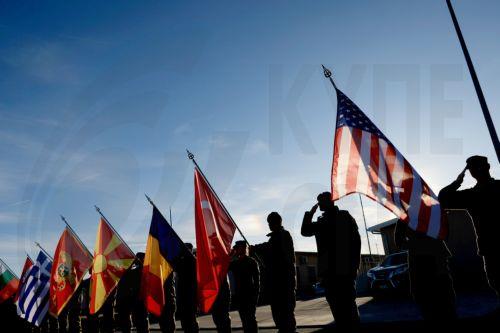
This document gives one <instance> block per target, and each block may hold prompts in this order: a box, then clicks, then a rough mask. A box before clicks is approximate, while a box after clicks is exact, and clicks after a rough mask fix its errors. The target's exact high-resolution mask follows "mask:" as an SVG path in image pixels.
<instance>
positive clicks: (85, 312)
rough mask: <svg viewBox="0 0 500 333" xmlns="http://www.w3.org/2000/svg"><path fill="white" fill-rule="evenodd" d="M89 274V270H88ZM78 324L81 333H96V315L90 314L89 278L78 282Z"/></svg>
mask: <svg viewBox="0 0 500 333" xmlns="http://www.w3.org/2000/svg"><path fill="white" fill-rule="evenodd" d="M89 274H91V271H89ZM78 301H79V302H78V303H79V304H80V326H81V331H82V333H97V332H98V331H99V330H98V325H97V324H98V323H97V316H95V315H91V314H90V278H87V279H85V280H83V281H82V283H81V284H80V295H79V300H78Z"/></svg>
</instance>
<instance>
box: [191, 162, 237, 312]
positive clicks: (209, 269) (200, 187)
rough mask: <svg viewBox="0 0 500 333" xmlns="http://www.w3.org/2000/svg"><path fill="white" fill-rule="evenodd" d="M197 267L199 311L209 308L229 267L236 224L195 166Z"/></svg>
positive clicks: (206, 310) (208, 309)
mask: <svg viewBox="0 0 500 333" xmlns="http://www.w3.org/2000/svg"><path fill="white" fill-rule="evenodd" d="M194 192H195V203H194V205H195V228H196V268H197V280H198V301H199V305H200V310H201V311H203V312H205V313H206V312H208V311H210V309H211V308H212V305H213V303H214V302H215V299H216V298H217V294H218V293H219V290H220V286H221V284H222V281H223V279H225V278H226V275H227V270H228V267H229V261H230V258H229V253H230V250H231V243H232V241H233V237H234V232H235V230H236V227H235V224H234V222H233V220H232V218H231V216H229V214H228V213H227V211H226V210H225V208H224V206H223V204H222V203H221V202H220V201H219V200H218V198H217V196H216V194H215V193H214V192H213V191H212V188H211V187H210V185H209V183H208V181H207V180H206V179H205V177H204V176H203V174H202V173H201V171H200V170H199V169H198V168H195V173H194Z"/></svg>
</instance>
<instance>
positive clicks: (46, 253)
mask: <svg viewBox="0 0 500 333" xmlns="http://www.w3.org/2000/svg"><path fill="white" fill-rule="evenodd" d="M35 245H36V246H38V248H39V249H40V250H42V252H43V253H45V255H46V256H47V257H49V259H50V260H52V261H54V258H52V256H51V255H50V254H49V253H48V252H47V251H45V249H44V248H43V247H42V246H41V245H40V243H38V242H35Z"/></svg>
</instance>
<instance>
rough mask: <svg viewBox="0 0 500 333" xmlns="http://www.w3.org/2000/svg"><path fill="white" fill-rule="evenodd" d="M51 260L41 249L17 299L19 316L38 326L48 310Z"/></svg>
mask: <svg viewBox="0 0 500 333" xmlns="http://www.w3.org/2000/svg"><path fill="white" fill-rule="evenodd" d="M51 269H52V261H51V260H50V258H48V257H47V256H46V255H45V254H44V253H43V252H42V251H40V253H39V254H38V257H37V258H36V262H35V264H34V265H33V266H32V267H31V268H30V270H29V272H28V274H27V279H26V283H24V284H23V286H22V289H21V292H20V293H19V299H18V301H17V310H18V311H17V312H18V314H19V316H20V317H22V318H24V319H26V320H27V321H29V322H30V323H32V324H34V325H36V326H40V324H41V323H42V322H43V319H44V318H45V316H46V315H47V311H48V310H49V289H50V288H49V287H50V271H51Z"/></svg>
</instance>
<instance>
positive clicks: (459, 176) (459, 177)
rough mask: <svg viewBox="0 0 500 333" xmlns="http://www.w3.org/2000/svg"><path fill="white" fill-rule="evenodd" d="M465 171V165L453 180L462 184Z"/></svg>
mask: <svg viewBox="0 0 500 333" xmlns="http://www.w3.org/2000/svg"><path fill="white" fill-rule="evenodd" d="M466 171H467V167H465V168H464V169H463V170H462V172H460V174H459V175H458V177H457V179H456V180H455V182H456V183H458V184H462V183H463V181H464V177H465V172H466Z"/></svg>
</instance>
